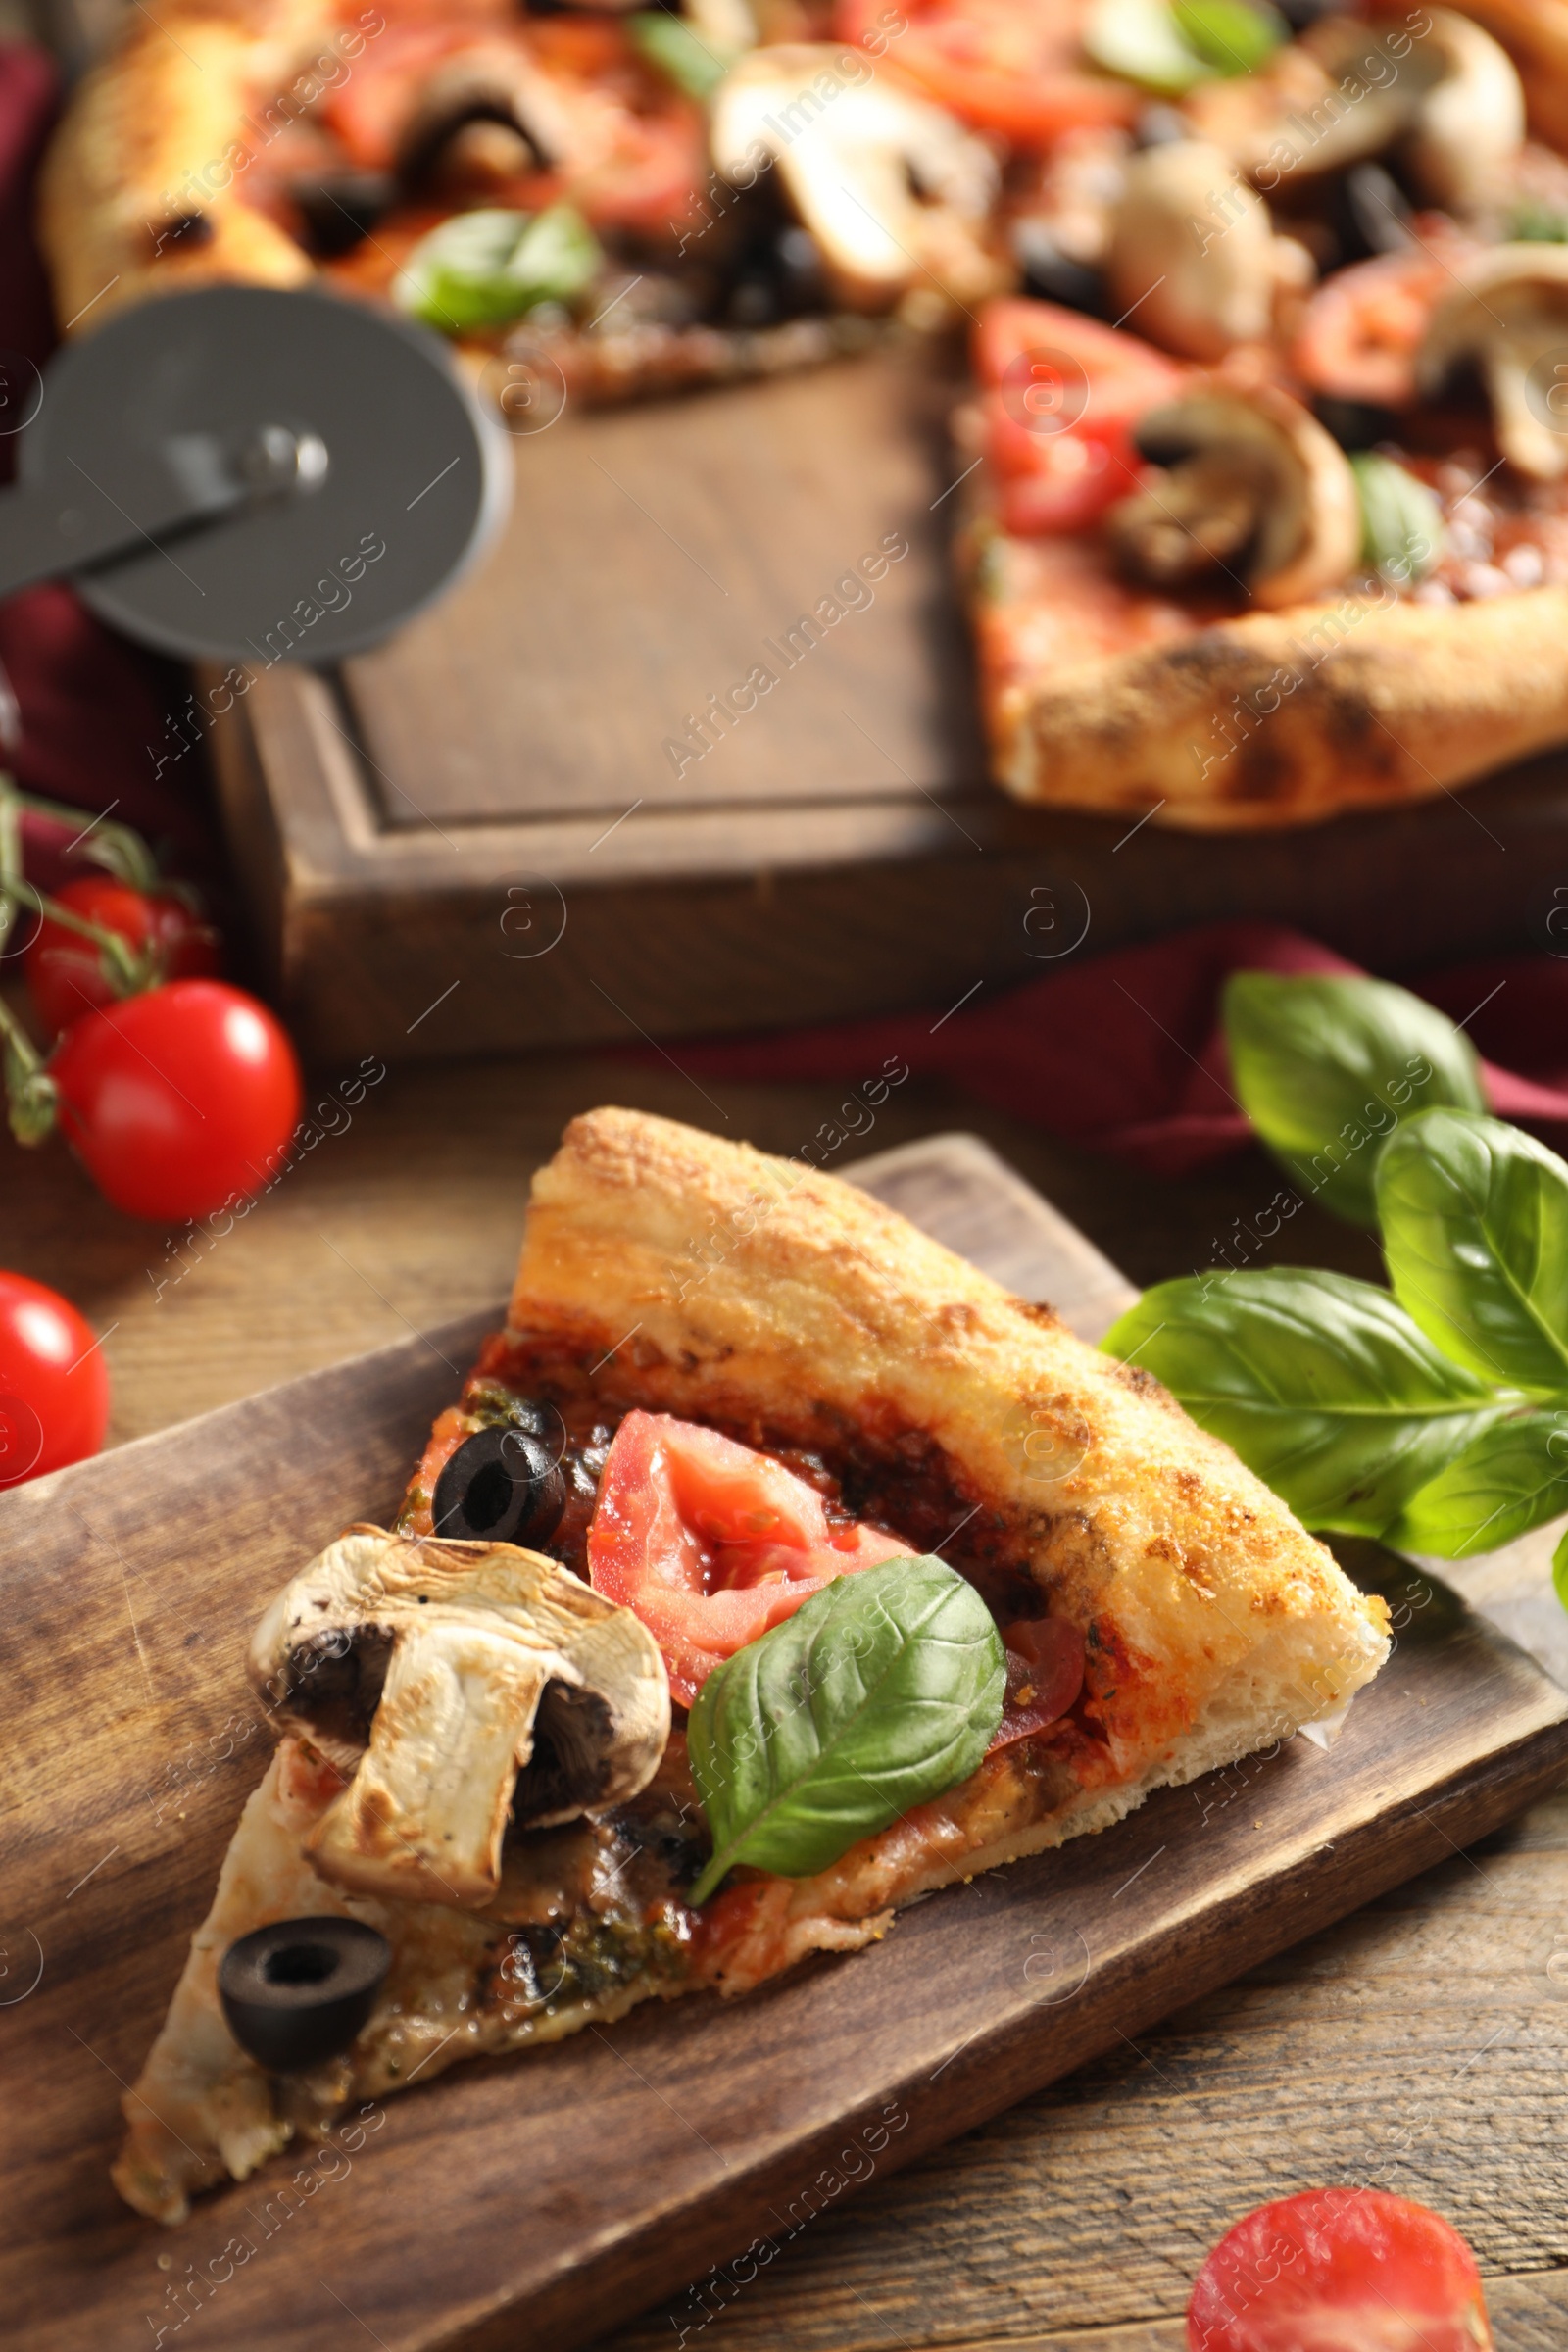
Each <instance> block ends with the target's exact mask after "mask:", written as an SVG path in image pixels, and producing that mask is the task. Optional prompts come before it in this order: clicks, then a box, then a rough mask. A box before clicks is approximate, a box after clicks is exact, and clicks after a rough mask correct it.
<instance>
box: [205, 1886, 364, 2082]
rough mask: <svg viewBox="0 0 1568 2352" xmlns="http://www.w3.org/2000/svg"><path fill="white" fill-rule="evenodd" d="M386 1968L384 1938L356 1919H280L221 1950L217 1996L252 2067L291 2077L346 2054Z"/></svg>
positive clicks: (229, 2025) (358, 2032)
mask: <svg viewBox="0 0 1568 2352" xmlns="http://www.w3.org/2000/svg"><path fill="white" fill-rule="evenodd" d="M391 1965H392V1946H391V1945H390V1944H389V1943H388V1941H387V1939H386V1937H385V1936H382V1935H380V1934H379V1933H378V1932H377V1931H376V1929H374V1928H368V1927H365V1926H363V1925H362V1923H361V1922H360V1921H359V1920H357V1919H332V1918H325V1917H323V1918H319V1919H280V1920H278V1921H277V1922H276V1923H275V1925H274V1926H272V1927H270V1928H257V1929H255V1930H254V1931H253V1932H252V1933H251V1934H250V1935H249V1936H241V1937H240V1938H239V1941H238V1942H237V1943H231V1944H230V1945H229V1947H228V1949H227V1951H226V1952H225V1953H224V1954H223V1957H222V1960H221V1963H220V1964H219V1970H218V1996H219V1999H220V2000H221V2002H222V2004H223V2015H224V2017H225V2018H227V2020H228V2030H229V2032H230V2033H231V2034H233V2036H234V2039H235V2040H236V2041H237V2042H238V2043H239V2046H240V2048H241V2049H242V2050H245V2051H246V2052H248V2054H249V2055H250V2056H251V2057H252V2058H254V2059H255V2060H256V2063H257V2065H258V2066H265V2067H266V2068H267V2070H268V2072H269V2074H273V2075H297V2074H302V2073H304V2071H305V2070H306V2069H307V2068H308V2067H312V2066H320V2065H321V2064H322V2063H323V2062H324V2061H325V2060H326V2059H328V2058H337V2057H341V2055H342V2053H343V2052H344V2051H345V2050H346V2049H348V2047H349V2046H350V2044H351V2043H352V2042H353V2041H354V2039H355V2037H356V2035H357V2034H360V2033H361V2032H362V2031H363V2029H364V2027H365V2024H366V2022H367V2020H368V2017H369V2014H370V2011H371V2009H372V2008H373V2007H374V2005H375V1996H376V1994H377V1993H378V1992H379V1991H380V1989H381V1987H382V1985H384V1984H385V1983H386V1974H387V1970H388V1969H389V1968H390V1967H391Z"/></svg>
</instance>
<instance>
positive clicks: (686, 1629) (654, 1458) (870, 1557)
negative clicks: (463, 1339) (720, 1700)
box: [588, 1412, 909, 1707]
mask: <svg viewBox="0 0 1568 2352" xmlns="http://www.w3.org/2000/svg"><path fill="white" fill-rule="evenodd" d="M908 1550H909V1545H908V1544H905V1543H901V1542H900V1540H899V1538H898V1537H897V1536H889V1535H885V1534H884V1533H883V1532H882V1530H881V1529H880V1528H875V1527H859V1526H856V1525H853V1524H846V1523H843V1522H840V1523H837V1524H835V1523H833V1522H830V1521H829V1519H828V1516H827V1511H826V1509H825V1507H824V1505H823V1501H822V1497H821V1495H819V1494H818V1493H817V1491H816V1489H815V1488H814V1487H809V1486H808V1485H807V1483H806V1481H805V1479H803V1478H797V1477H796V1476H795V1474H794V1472H793V1471H792V1470H786V1469H785V1467H784V1465H783V1463H782V1462H775V1461H771V1460H769V1458H768V1456H767V1455H766V1454H762V1453H754V1452H753V1451H752V1449H751V1447H750V1446H739V1445H737V1444H736V1442H735V1440H734V1439H733V1438H726V1437H721V1436H720V1434H719V1433H718V1431H717V1430H715V1429H701V1428H699V1427H698V1426H697V1424H696V1423H695V1422H692V1421H677V1420H675V1419H674V1418H673V1417H672V1416H671V1415H669V1414H668V1413H642V1412H632V1413H628V1414H627V1415H626V1418H625V1420H624V1421H623V1422H622V1423H621V1425H620V1427H619V1429H618V1430H617V1431H616V1432H615V1439H614V1443H613V1446H611V1448H610V1453H609V1457H608V1459H607V1460H606V1463H605V1469H604V1475H603V1477H602V1478H601V1480H600V1482H599V1503H598V1507H597V1509H596V1510H595V1512H594V1520H593V1525H592V1527H591V1528H590V1529H589V1531H588V1574H589V1578H590V1581H591V1582H592V1585H593V1588H594V1591H595V1592H596V1593H604V1594H605V1596H606V1598H607V1599H609V1600H616V1601H619V1602H620V1603H621V1605H622V1606H623V1607H625V1608H629V1609H633V1610H635V1611H636V1613H637V1615H638V1616H639V1617H640V1618H641V1619H642V1621H643V1623H644V1625H646V1626H647V1628H648V1630H649V1632H650V1633H651V1634H652V1635H653V1637H654V1639H655V1641H656V1642H658V1643H659V1646H660V1648H661V1650H662V1652H663V1657H664V1664H665V1665H666V1666H667V1667H668V1669H669V1687H670V1691H671V1692H672V1693H673V1695H674V1696H675V1697H676V1698H677V1699H679V1700H680V1702H681V1704H682V1705H683V1706H688V1707H689V1706H690V1705H691V1702H692V1700H693V1699H694V1698H695V1697H696V1696H697V1693H698V1691H700V1690H701V1689H702V1687H703V1684H704V1683H705V1682H706V1681H707V1680H708V1677H709V1676H710V1675H711V1673H712V1671H713V1668H714V1667H715V1666H718V1665H721V1664H722V1663H723V1661H724V1659H725V1658H730V1657H733V1656H734V1654H735V1652H736V1650H738V1649H744V1648H745V1646H746V1644H747V1642H756V1641H758V1640H759V1639H760V1637H761V1636H762V1635H763V1634H765V1633H766V1632H767V1631H768V1629H769V1628H770V1627H771V1626H775V1625H778V1624H779V1623H781V1621H782V1620H783V1619H784V1618H786V1617H793V1616H794V1614H795V1612H796V1610H797V1609H798V1608H799V1607H800V1605H801V1603H802V1601H803V1600H809V1598H810V1596H811V1594H812V1593H820V1592H821V1590H822V1588H823V1586H824V1585H828V1584H831V1583H832V1582H833V1580H834V1578H835V1577H839V1576H853V1575H854V1574H855V1572H856V1570H857V1569H859V1568H874V1567H875V1566H876V1564H877V1562H878V1561H879V1560H891V1559H897V1558H899V1557H900V1556H901V1555H907V1553H908Z"/></svg>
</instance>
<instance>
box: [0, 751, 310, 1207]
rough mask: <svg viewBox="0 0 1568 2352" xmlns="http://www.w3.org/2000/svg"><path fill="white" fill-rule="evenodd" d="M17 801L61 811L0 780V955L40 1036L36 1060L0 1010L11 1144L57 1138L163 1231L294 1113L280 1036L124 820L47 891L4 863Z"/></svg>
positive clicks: (255, 1159)
mask: <svg viewBox="0 0 1568 2352" xmlns="http://www.w3.org/2000/svg"><path fill="white" fill-rule="evenodd" d="M23 809H34V810H39V811H42V812H43V813H45V814H48V815H71V814H73V811H68V810H56V809H53V808H52V807H51V806H50V804H48V803H47V802H38V801H28V800H25V799H24V797H23V796H22V795H21V794H20V793H18V792H17V791H16V790H15V788H14V787H13V786H12V785H11V784H10V783H9V781H7V780H4V779H0V952H9V954H11V955H13V956H14V955H16V954H17V952H18V950H19V948H20V954H21V962H22V966H23V970H24V972H25V976H26V982H27V993H28V997H29V999H30V1001H31V1004H32V1008H33V1010H34V1012H35V1014H36V1015H37V1020H38V1025H39V1027H40V1028H42V1029H43V1030H45V1031H47V1032H48V1033H49V1035H50V1036H51V1037H52V1038H53V1039H54V1044H53V1046H52V1048H51V1049H50V1051H49V1052H48V1053H47V1054H44V1053H41V1052H40V1051H39V1049H38V1048H37V1047H36V1046H35V1045H34V1043H33V1041H32V1039H31V1038H30V1037H29V1036H28V1035H27V1033H26V1031H25V1029H24V1027H23V1025H22V1023H21V1022H20V1021H19V1020H18V1019H17V1017H16V1015H15V1014H14V1013H12V1012H11V1011H10V1010H9V1009H7V1008H6V1007H5V1006H4V1005H0V1033H3V1039H4V1047H5V1063H6V1092H7V1097H8V1101H9V1106H10V1113H11V1126H12V1130H13V1133H14V1134H15V1135H16V1136H17V1138H18V1140H19V1141H20V1142H22V1143H25V1144H36V1143H41V1142H42V1141H43V1139H44V1138H45V1136H47V1135H49V1134H50V1133H51V1132H52V1131H53V1130H54V1129H55V1128H56V1127H58V1128H59V1129H60V1131H61V1133H62V1134H63V1135H64V1136H65V1137H66V1139H67V1141H68V1142H69V1143H70V1145H71V1146H72V1148H73V1151H74V1152H75V1153H76V1156H77V1158H78V1159H79V1160H80V1161H81V1163H82V1165H83V1166H84V1167H85V1168H86V1170H87V1172H88V1174H89V1175H90V1176H91V1177H92V1179H93V1182H94V1183H95V1184H96V1185H97V1187H98V1189H99V1191H100V1192H101V1193H102V1194H103V1195H104V1197H105V1199H106V1200H108V1201H112V1202H113V1203H114V1205H115V1207H117V1208H120V1209H123V1210H124V1211H125V1213H126V1214H127V1215H129V1216H133V1217H147V1218H151V1219H154V1220H157V1221H160V1222H166V1223H172V1222H174V1221H177V1220H179V1219H182V1218H187V1217H199V1216H206V1215H208V1214H210V1213H211V1212H212V1211H213V1210H214V1209H218V1208H221V1207H222V1206H223V1205H224V1204H225V1203H226V1202H228V1201H242V1200H245V1199H247V1198H248V1197H249V1196H250V1195H251V1194H252V1193H254V1192H257V1191H259V1190H260V1189H261V1187H262V1186H263V1185H264V1184H266V1183H267V1181H268V1178H269V1176H270V1175H271V1174H274V1173H275V1171H276V1168H277V1164H278V1161H279V1158H280V1156H281V1154H282V1152H283V1151H284V1149H285V1147H286V1146H287V1143H288V1140H289V1137H290V1135H291V1133H292V1131H293V1128H294V1124H295V1121H296V1119H297V1118H298V1116H299V1108H300V1074H299V1065H298V1063H297V1062H296V1060H295V1057H294V1050H293V1048H292V1046H291V1045H290V1044H289V1041H288V1039H287V1037H286V1036H285V1035H284V1033H283V1031H282V1029H281V1028H280V1027H279V1026H278V1023H277V1022H276V1021H275V1020H274V1019H273V1017H272V1015H271V1013H270V1012H269V1011H268V1009H267V1007H266V1005H261V1004H258V1003H257V1001H256V999H255V998H254V997H250V996H247V995H245V994H244V992H243V991H242V990H240V989H237V988H231V987H230V986H229V985H228V983H227V982H226V981H223V980H221V979H219V978H218V977H217V973H218V970H219V956H218V939H217V935H216V933H214V932H213V931H212V930H211V929H210V927H209V926H208V925H207V924H206V923H205V922H204V921H203V919H202V917H201V915H200V913H199V911H198V910H197V908H196V907H195V906H194V905H193V903H192V902H191V900H190V898H189V896H188V894H187V893H185V892H184V891H183V890H182V889H180V888H179V887H177V886H175V885H172V884H168V883H166V882H164V881H163V880H162V878H161V877H160V875H159V873H158V869H157V866H156V864H155V863H154V861H153V858H152V856H151V854H150V852H149V851H148V849H147V847H146V844H145V843H144V842H142V841H141V840H140V838H139V837H138V836H137V835H136V834H134V833H132V832H131V831H130V830H129V828H128V827H126V826H123V825H99V826H96V827H94V828H92V829H91V831H90V832H89V833H88V834H87V835H86V836H85V854H86V855H87V856H89V857H90V858H93V859H94V861H95V862H96V863H97V865H98V867H99V869H100V870H98V871H96V872H90V873H84V874H82V875H80V876H79V877H78V878H76V879H75V880H73V881H71V882H68V883H67V884H66V886H65V888H64V889H63V890H62V891H61V892H60V893H59V895H58V897H55V898H46V897H45V896H44V895H43V893H42V892H41V891H39V890H38V889H37V888H36V887H35V886H34V885H33V884H31V883H30V882H28V881H27V880H26V879H25V876H24V875H23V873H22V872H21V870H20V858H19V856H18V853H17V848H16V844H17V842H18V840H19V838H20V826H19V825H18V823H17V821H16V818H17V815H18V813H19V812H20V811H21V810H23ZM104 869H107V870H104ZM19 935H20V936H19Z"/></svg>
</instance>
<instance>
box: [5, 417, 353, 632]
mask: <svg viewBox="0 0 1568 2352" xmlns="http://www.w3.org/2000/svg"><path fill="white" fill-rule="evenodd" d="M67 463H68V466H69V467H70V471H69V472H68V473H67V474H66V476H65V477H64V478H63V479H62V478H59V477H57V478H55V479H54V480H52V481H48V482H25V483H22V484H20V485H19V486H18V487H17V488H16V489H12V490H7V491H4V492H0V597H7V596H13V595H15V593H16V591H17V590H18V589H19V588H27V587H30V586H31V585H32V584H33V582H34V581H37V580H53V579H59V578H61V577H62V576H64V575H68V574H71V573H74V572H85V571H92V570H95V569H96V568H97V567H98V566H99V565H100V564H111V563H113V562H115V561H116V560H117V559H119V558H121V557H124V556H131V555H137V554H139V553H140V552H141V550H142V549H143V548H146V547H162V546H164V545H165V544H166V543H167V542H169V541H171V540H178V539H181V538H184V537H185V536H186V535H187V534H188V533H190V532H191V531H198V530H201V529H203V528H205V526H206V525H207V524H209V523H212V522H216V521H219V520H220V519H221V517H222V516H223V515H232V514H233V513H235V512H236V510H237V509H239V508H241V507H246V506H250V505H253V504H255V503H256V502H257V501H258V500H259V499H264V498H279V497H289V496H294V495H299V494H301V493H304V492H309V491H310V490H313V489H315V488H316V487H317V485H318V484H319V482H321V481H322V480H324V478H325V475H326V466H327V459H326V451H325V449H324V447H323V446H322V444H321V443H320V441H319V440H318V439H317V437H316V436H315V435H314V434H312V433H305V434H295V433H292V432H290V431H289V430H288V428H287V427H286V426H282V425H262V426H260V427H259V428H258V429H257V430H256V431H255V432H254V433H253V434H251V435H250V437H249V438H248V439H246V440H245V441H243V442H242V443H240V444H239V445H238V447H234V446H232V445H224V444H222V443H221V442H219V441H218V440H216V439H215V438H214V437H213V436H211V435H208V434H205V433H182V434H177V435H172V436H171V437H170V438H169V439H168V440H166V441H165V442H163V444H162V445H161V446H160V448H159V450H158V451H157V453H156V456H154V457H151V458H150V460H149V463H148V465H147V466H146V468H145V469H144V471H143V472H142V474H141V476H140V478H139V479H138V482H137V486H136V490H135V492H134V493H128V494H127V495H131V496H133V498H134V508H133V509H132V507H129V506H126V505H125V504H124V503H123V501H122V500H121V499H119V498H117V497H116V496H115V495H114V493H113V492H112V491H110V490H108V489H106V488H105V487H104V486H103V484H102V483H100V482H98V481H96V480H94V478H93V475H92V473H91V472H90V470H89V469H88V468H87V467H85V466H81V465H80V464H78V463H77V461H76V460H75V459H70V460H68V461H67Z"/></svg>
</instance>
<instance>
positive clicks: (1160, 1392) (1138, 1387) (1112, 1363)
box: [1104, 1355, 1181, 1412]
mask: <svg viewBox="0 0 1568 2352" xmlns="http://www.w3.org/2000/svg"><path fill="white" fill-rule="evenodd" d="M1104 1362H1105V1370H1106V1372H1107V1373H1108V1374H1109V1376H1110V1378H1111V1379H1112V1380H1115V1381H1119V1382H1120V1383H1121V1386H1122V1387H1123V1388H1124V1389H1131V1391H1132V1393H1133V1395H1134V1396H1135V1397H1148V1398H1149V1400H1150V1402H1151V1403H1152V1404H1165V1405H1169V1406H1170V1407H1171V1409H1172V1411H1174V1412H1180V1411H1181V1407H1180V1405H1179V1404H1177V1402H1176V1399H1175V1397H1173V1396H1172V1395H1171V1393H1170V1391H1169V1389H1167V1388H1166V1386H1165V1384H1164V1382H1163V1381H1160V1380H1156V1379H1155V1378H1154V1375H1153V1374H1152V1372H1148V1371H1146V1370H1145V1369H1144V1367H1143V1365H1142V1364H1127V1363H1123V1362H1122V1361H1121V1359H1120V1357H1119V1356H1114V1355H1107V1356H1106V1357H1105V1359H1104Z"/></svg>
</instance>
